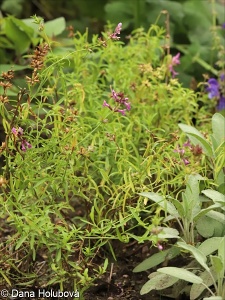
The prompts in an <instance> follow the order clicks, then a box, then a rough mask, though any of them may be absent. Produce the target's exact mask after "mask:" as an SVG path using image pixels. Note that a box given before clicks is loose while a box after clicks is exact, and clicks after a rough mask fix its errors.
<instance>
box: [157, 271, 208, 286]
mask: <svg viewBox="0 0 225 300" xmlns="http://www.w3.org/2000/svg"><path fill="white" fill-rule="evenodd" d="M157 272H160V273H163V274H168V275H170V276H173V277H176V278H179V279H183V280H185V281H188V282H192V283H199V284H200V283H202V282H203V280H202V278H200V277H198V276H196V275H195V274H193V273H192V272H190V271H188V270H185V269H182V268H176V267H165V268H160V269H158V270H157Z"/></svg>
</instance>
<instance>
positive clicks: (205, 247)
mask: <svg viewBox="0 0 225 300" xmlns="http://www.w3.org/2000/svg"><path fill="white" fill-rule="evenodd" d="M221 239H222V238H221V237H212V238H209V239H207V240H205V241H204V242H202V243H201V245H199V247H198V250H200V251H201V252H202V253H203V254H204V255H205V256H208V255H209V254H211V253H213V252H215V251H216V250H218V247H219V242H220V241H221Z"/></svg>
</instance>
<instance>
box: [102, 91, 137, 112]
mask: <svg viewBox="0 0 225 300" xmlns="http://www.w3.org/2000/svg"><path fill="white" fill-rule="evenodd" d="M111 98H113V99H114V101H115V102H116V104H117V105H116V106H115V107H112V106H111V105H110V104H108V103H107V102H106V101H105V100H104V102H103V106H104V107H108V108H109V109H110V110H111V111H113V112H119V113H121V114H122V115H123V116H124V115H125V114H126V111H127V110H130V109H131V104H130V102H127V101H128V98H127V97H124V93H122V92H119V93H117V92H115V91H114V90H113V89H111ZM124 107H125V108H124ZM121 108H122V109H121Z"/></svg>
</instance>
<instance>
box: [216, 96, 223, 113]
mask: <svg viewBox="0 0 225 300" xmlns="http://www.w3.org/2000/svg"><path fill="white" fill-rule="evenodd" d="M217 109H218V110H222V109H225V97H224V96H221V97H220V100H219V103H218V105H217Z"/></svg>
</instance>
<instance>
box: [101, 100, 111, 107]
mask: <svg viewBox="0 0 225 300" xmlns="http://www.w3.org/2000/svg"><path fill="white" fill-rule="evenodd" d="M102 106H104V107H110V105H109V104H108V103H107V102H106V101H105V100H104V102H103V105H102Z"/></svg>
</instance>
